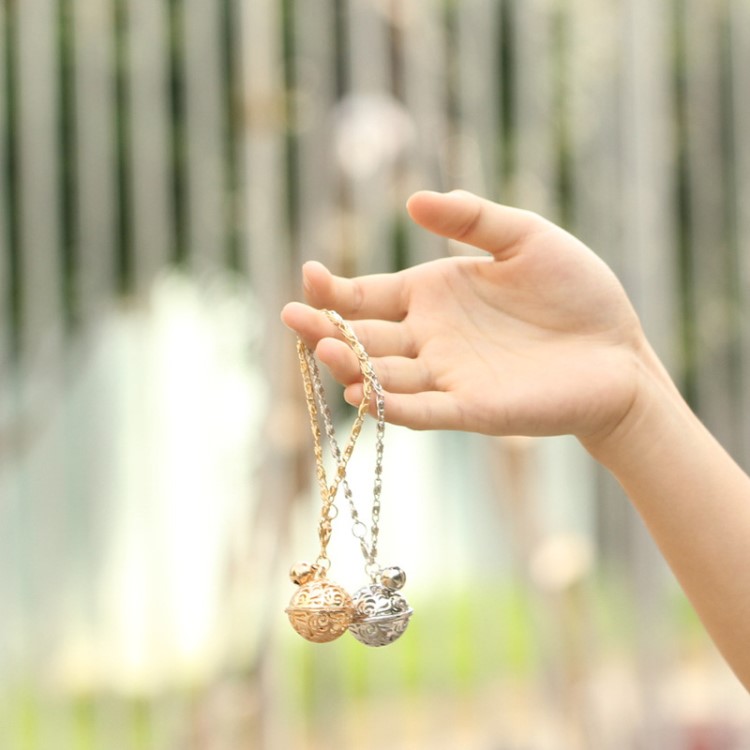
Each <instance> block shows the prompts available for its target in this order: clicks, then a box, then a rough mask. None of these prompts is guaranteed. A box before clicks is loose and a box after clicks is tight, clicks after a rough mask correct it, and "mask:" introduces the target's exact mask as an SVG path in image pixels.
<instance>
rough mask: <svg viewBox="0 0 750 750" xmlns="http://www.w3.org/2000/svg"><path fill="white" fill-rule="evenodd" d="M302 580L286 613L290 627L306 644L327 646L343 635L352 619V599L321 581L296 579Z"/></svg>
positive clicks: (333, 585) (305, 578)
mask: <svg viewBox="0 0 750 750" xmlns="http://www.w3.org/2000/svg"><path fill="white" fill-rule="evenodd" d="M298 578H300V579H301V580H306V581H307V582H306V583H303V584H302V585H301V586H300V587H299V589H297V591H295V592H294V596H292V599H291V601H290V602H289V606H288V607H287V609H286V613H287V614H288V615H289V622H291V623H292V627H293V628H294V629H295V630H296V631H297V632H298V633H299V634H300V635H301V636H302V637H303V638H306V639H307V640H308V641H312V642H313V643H327V642H328V641H333V640H336V638H338V637H339V636H341V635H343V634H344V633H345V632H346V629H347V628H348V627H349V625H350V624H351V621H352V617H353V616H354V607H353V605H352V598H351V597H350V596H349V594H348V593H347V592H346V591H345V590H344V589H343V588H341V586H339V585H338V584H336V583H332V582H331V581H328V580H326V579H325V578H313V579H312V580H309V578H308V577H307V576H304V575H303V576H299V577H298Z"/></svg>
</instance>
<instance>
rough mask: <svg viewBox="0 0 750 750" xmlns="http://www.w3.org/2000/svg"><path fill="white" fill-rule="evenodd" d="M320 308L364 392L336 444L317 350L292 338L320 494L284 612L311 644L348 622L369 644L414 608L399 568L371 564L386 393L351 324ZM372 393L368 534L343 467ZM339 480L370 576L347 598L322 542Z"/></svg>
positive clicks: (385, 639) (388, 634)
mask: <svg viewBox="0 0 750 750" xmlns="http://www.w3.org/2000/svg"><path fill="white" fill-rule="evenodd" d="M323 312H324V313H325V314H326V316H327V317H328V319H329V320H330V321H331V322H332V323H333V324H334V325H335V326H336V327H337V328H338V329H339V331H340V332H341V334H342V336H343V338H344V341H345V342H346V343H347V344H348V345H349V347H350V349H351V350H352V351H353V352H354V354H355V355H356V357H357V361H358V363H359V369H360V373H361V374H362V381H363V394H362V400H361V401H360V404H359V407H358V409H357V416H356V417H355V420H354V424H353V425H352V428H351V431H350V433H349V437H348V439H347V441H346V445H345V447H344V449H343V451H342V450H341V449H340V448H339V445H338V442H337V440H336V433H335V429H334V426H333V419H332V416H331V410H330V408H329V407H328V403H327V400H326V397H325V391H324V389H323V384H322V381H321V377H320V370H319V368H318V364H317V361H316V360H315V355H314V354H313V352H312V351H311V350H310V349H309V348H308V347H307V346H306V345H305V344H304V342H303V341H301V340H298V341H297V355H298V357H299V362H300V371H301V373H302V381H303V384H304V389H305V401H306V403H307V409H308V413H309V416H310V428H311V431H312V436H313V448H314V453H315V466H316V476H317V479H318V485H319V488H320V496H321V514H320V521H319V523H318V538H319V541H320V553H319V555H318V558H317V560H316V561H315V563H313V564H309V563H297V564H296V565H294V566H293V567H292V569H291V571H290V578H291V580H292V582H293V583H296V584H298V585H299V586H300V588H299V589H298V590H297V591H296V592H295V594H294V596H293V597H292V600H291V602H290V603H289V607H288V608H287V610H286V611H287V614H288V615H289V620H290V622H291V624H292V627H293V628H294V629H295V630H296V631H297V632H298V633H299V634H300V635H302V636H303V637H304V638H306V639H307V640H310V641H313V642H315V643H325V642H327V641H331V640H334V639H336V638H338V637H339V636H340V635H342V634H343V632H344V631H345V630H347V629H348V630H350V631H351V633H352V634H353V635H354V637H355V638H357V640H359V641H361V642H362V643H364V644H366V645H368V646H383V645H387V644H388V643H392V642H393V641H395V640H396V639H397V638H399V637H400V636H401V634H402V633H403V632H404V630H405V629H406V626H407V625H408V623H409V618H410V616H411V614H412V610H411V608H410V607H409V605H408V603H407V601H406V599H405V598H404V597H403V596H402V595H401V594H400V593H399V591H398V590H399V589H400V588H401V587H402V586H403V585H404V583H405V582H406V576H405V574H404V572H403V571H402V570H401V569H400V568H396V567H390V568H381V567H380V566H379V565H378V563H377V551H378V547H377V545H378V534H379V521H380V495H381V490H382V470H383V445H384V443H383V436H384V432H385V398H384V394H383V389H382V387H381V386H380V383H379V381H378V379H377V376H376V374H375V370H374V369H373V366H372V363H371V361H370V358H369V356H368V355H367V352H366V351H365V349H364V347H363V346H362V344H361V342H360V341H359V339H358V338H357V336H356V334H355V333H354V331H353V330H352V328H351V326H349V324H348V323H346V321H344V320H343V319H342V318H341V316H340V315H339V314H338V313H336V312H334V311H332V310H324V311H323ZM373 395H374V397H375V404H376V415H377V427H376V460H375V479H374V482H373V502H372V512H371V524H370V529H369V540H368V538H367V537H368V529H367V525H366V524H365V523H364V522H363V521H362V520H361V518H360V516H359V512H358V510H357V506H356V504H355V502H354V497H353V493H352V491H351V488H350V486H349V483H348V481H347V479H346V468H347V465H348V463H349V459H350V458H351V455H352V452H353V450H354V446H355V444H356V442H357V439H358V438H359V436H360V433H361V431H362V426H363V424H364V421H365V417H366V415H367V413H368V409H369V404H370V400H371V399H372V397H373ZM321 421H322V423H323V429H324V431H325V433H326V437H327V439H328V443H329V446H330V449H331V453H332V455H333V457H334V459H335V461H336V476H335V478H334V480H333V482H332V483H331V484H330V486H329V484H328V478H327V475H326V470H325V466H324V463H323V446H322V435H321V429H320V422H321ZM339 487H342V488H343V490H344V495H345V497H346V499H347V502H348V505H349V511H350V515H351V518H352V523H353V525H352V534H353V535H354V537H355V538H356V539H357V540H358V542H359V546H360V550H361V552H362V556H363V558H364V561H365V572H366V573H367V575H368V576H369V577H370V583H369V584H368V585H366V586H363V587H362V588H360V589H359V590H358V591H357V592H356V593H355V594H354V596H353V597H350V596H349V594H348V593H347V592H346V591H345V590H344V589H343V588H342V587H341V586H339V585H338V584H336V583H333V582H331V581H329V580H327V578H326V574H327V571H328V569H329V568H330V566H331V562H330V559H329V557H328V553H327V549H328V543H329V541H330V538H331V532H332V521H333V519H334V518H336V515H337V513H338V510H337V507H336V505H335V499H336V494H337V492H338V489H339Z"/></svg>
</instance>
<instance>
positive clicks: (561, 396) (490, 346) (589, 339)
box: [282, 191, 646, 439]
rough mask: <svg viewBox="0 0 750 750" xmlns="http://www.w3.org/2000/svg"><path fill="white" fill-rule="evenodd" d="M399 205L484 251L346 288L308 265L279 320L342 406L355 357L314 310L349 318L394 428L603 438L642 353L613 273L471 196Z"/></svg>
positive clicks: (628, 396)
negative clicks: (313, 354) (322, 368)
mask: <svg viewBox="0 0 750 750" xmlns="http://www.w3.org/2000/svg"><path fill="white" fill-rule="evenodd" d="M408 208H409V212H410V214H411V216H412V218H413V219H414V220H415V221H416V222H417V223H419V224H421V225H422V226H423V227H425V228H426V229H429V230H431V231H433V232H435V233H437V234H440V235H443V236H447V237H452V238H454V239H458V240H461V241H464V242H467V243H470V244H472V245H475V246H477V247H479V248H481V249H483V250H486V251H487V252H489V253H490V254H491V255H490V257H481V258H478V257H457V258H445V259H442V260H437V261H433V262H430V263H425V264H422V265H419V266H415V267H413V268H409V269H406V270H404V271H401V272H398V273H394V274H380V275H374V276H364V277H359V278H356V279H344V278H340V277H335V276H332V275H331V274H330V273H329V272H328V271H327V270H326V269H325V268H324V267H323V266H321V265H320V264H318V263H309V264H306V266H305V269H304V280H305V292H306V297H307V301H308V302H309V304H310V306H307V305H302V304H300V303H290V304H289V305H287V306H286V307H285V308H284V311H283V313H282V318H283V320H284V322H285V323H286V324H287V325H288V326H290V327H291V328H292V329H294V330H295V331H296V332H297V333H298V334H299V335H300V336H302V337H303V338H304V339H305V341H306V342H307V343H308V344H309V345H310V346H312V347H315V348H316V350H317V354H318V356H319V357H320V359H321V360H322V361H323V362H324V363H325V364H326V365H327V366H328V367H329V368H330V370H331V372H332V373H333V375H334V376H335V377H336V378H337V379H338V380H339V381H340V382H342V383H343V384H344V385H345V386H347V388H346V397H347V399H348V400H349V401H352V402H357V401H358V400H359V398H360V396H361V383H360V381H361V376H360V373H359V368H358V365H357V361H356V359H355V358H354V356H353V355H352V353H351V352H350V351H349V349H348V347H347V346H346V345H345V344H344V343H343V342H342V341H340V340H338V336H337V332H336V330H335V328H334V327H333V326H332V325H331V324H330V323H329V322H328V320H327V319H326V317H325V316H324V315H322V314H321V313H320V312H319V311H318V308H332V309H335V310H337V311H338V312H339V313H340V314H341V315H342V316H343V317H345V318H347V319H348V320H350V321H351V322H352V326H353V328H354V330H355V332H356V333H357V335H358V337H359V338H360V340H361V341H362V343H363V344H364V346H365V348H366V349H367V351H368V352H369V353H370V356H371V357H372V359H373V363H374V366H375V369H376V372H377V374H378V377H379V379H380V381H381V383H382V385H383V387H384V389H385V391H386V417H387V419H388V420H389V421H391V422H394V423H397V424H404V425H407V426H409V427H412V428H416V429H431V428H445V429H462V430H471V431H476V432H483V433H488V434H495V435H501V434H503V435H508V434H524V435H553V434H563V433H572V434H575V435H577V436H579V437H581V438H583V439H585V438H587V437H590V436H595V435H598V434H604V433H606V432H608V431H609V430H611V429H612V428H613V427H614V426H615V425H616V424H617V423H618V422H619V421H620V420H621V419H622V418H623V417H624V415H625V414H626V413H627V411H628V409H629V407H630V405H631V404H632V402H633V400H634V399H635V397H636V393H637V387H638V379H639V366H638V362H639V361H640V358H639V356H638V355H639V353H640V350H641V349H642V348H643V347H644V346H645V345H646V344H645V340H644V338H643V335H642V332H641V328H640V325H639V322H638V319H637V316H636V315H635V313H634V311H633V309H632V307H631V305H630V303H629V302H628V299H627V297H626V295H625V293H624V291H623V289H622V287H621V286H620V284H619V282H618V281H617V279H616V278H615V276H614V275H613V274H612V272H611V271H610V270H609V268H608V267H607V266H606V265H605V264H604V263H603V262H602V261H601V260H600V259H599V258H598V257H597V256H596V255H594V253H592V252H591V251H590V250H589V249H588V248H586V247H585V246H584V245H583V244H581V243H580V242H579V241H578V240H576V239H575V238H574V237H572V236H571V235H569V234H567V233H566V232H565V231H563V230H562V229H560V228H559V227H557V226H555V225H554V224H551V223H549V222H547V221H545V220H544V219H542V218H541V217H538V216H536V215H534V214H531V213H528V212H526V211H521V210H518V209H512V208H508V207H505V206H500V205H498V204H494V203H491V202H489V201H486V200H483V199H481V198H478V197H477V196H474V195H472V194H470V193H465V192H463V191H455V192H452V193H448V194H437V193H430V192H421V193H417V194H416V195H414V196H412V198H411V199H410V201H409V204H408Z"/></svg>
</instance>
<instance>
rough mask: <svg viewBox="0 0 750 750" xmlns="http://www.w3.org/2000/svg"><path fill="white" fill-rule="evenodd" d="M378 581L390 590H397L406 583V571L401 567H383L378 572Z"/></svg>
mask: <svg viewBox="0 0 750 750" xmlns="http://www.w3.org/2000/svg"><path fill="white" fill-rule="evenodd" d="M380 582H381V583H382V584H383V586H385V587H386V588H387V589H390V590H391V591H398V589H400V588H403V587H404V584H405V583H406V573H404V571H403V570H401V568H395V567H394V568H385V569H384V570H383V571H382V572H381V574H380Z"/></svg>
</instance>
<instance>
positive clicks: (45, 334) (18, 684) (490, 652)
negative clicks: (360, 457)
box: [0, 0, 750, 750]
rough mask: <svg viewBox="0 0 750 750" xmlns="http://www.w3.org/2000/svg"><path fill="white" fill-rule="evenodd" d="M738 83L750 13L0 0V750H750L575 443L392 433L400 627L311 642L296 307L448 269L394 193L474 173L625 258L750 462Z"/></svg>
mask: <svg viewBox="0 0 750 750" xmlns="http://www.w3.org/2000/svg"><path fill="white" fill-rule="evenodd" d="M748 70H750V6H748V4H747V3H746V2H744V0H716V1H715V2H712V1H709V0H669V1H668V2H663V3H653V2H650V1H649V0H606V1H604V2H603V1H602V0H597V1H594V0H578V2H575V3H565V2H562V1H561V0H214V1H212V2H209V1H208V0H163V1H162V2H158V0H2V1H1V2H0V307H1V309H2V314H1V315H0V346H1V347H2V352H1V358H0V748H1V749H2V750H6V749H7V750H26V749H27V748H28V749H29V750H31V749H32V748H33V749H35V750H36V749H37V748H39V749H40V750H48V749H49V750H68V748H71V749H72V748H76V749H78V748H96V749H97V750H98V748H107V750H119V749H120V748H122V749H123V750H124V749H125V748H128V749H130V748H138V750H140V749H141V748H144V749H145V748H153V749H154V750H156V749H157V748H158V750H161V749H162V748H178V749H179V750H183V749H184V750H192V749H193V748H195V749H196V750H197V749H199V748H200V749H201V750H202V749H203V748H211V749H213V748H216V749H221V750H224V749H226V750H230V749H231V750H234V749H235V748H252V749H253V750H256V749H257V750H281V749H282V748H300V749H302V748H338V747H352V748H362V749H364V748H370V747H376V746H381V745H384V744H387V745H388V746H389V747H391V748H410V747H426V746H429V747H431V748H455V747H466V748H489V747H493V748H508V750H510V749H519V750H520V748H533V749H534V750H537V749H539V750H542V749H546V748H549V750H563V749H567V748H571V749H574V748H575V749H577V748H597V749H599V748H607V750H610V749H612V750H617V749H619V748H623V750H624V749H625V748H633V747H638V748H659V749H660V750H662V749H663V748H686V749H687V748H698V747H700V748H717V749H718V748H724V749H729V748H746V747H750V744H749V743H748V740H747V737H748V735H749V733H750V711H749V710H748V708H747V705H746V701H743V697H742V692H741V691H740V690H739V688H738V687H737V686H736V684H735V682H734V681H733V679H732V677H731V676H730V675H729V674H728V672H727V670H726V668H725V667H724V666H723V665H722V664H721V663H720V662H719V661H718V659H717V657H716V656H715V655H714V654H713V651H712V650H711V649H710V647H709V646H708V644H707V641H706V638H705V636H703V635H702V634H701V633H700V629H699V628H698V627H697V625H696V623H695V621H694V619H693V618H692V617H691V616H690V614H689V612H688V610H687V608H686V605H685V604H684V601H683V600H682V598H681V597H680V596H679V594H678V593H677V592H676V589H675V585H674V583H673V581H672V580H671V578H670V577H669V575H668V574H667V572H666V570H665V569H664V566H663V564H662V563H661V561H660V560H659V557H658V555H657V554H656V552H655V550H654V548H653V546H652V545H651V543H650V541H649V540H648V538H647V536H646V535H645V532H644V530H643V529H642V527H641V525H640V522H639V521H638V520H637V518H636V517H635V516H634V514H633V513H632V511H631V510H630V508H629V506H628V505H627V503H626V502H625V501H624V500H623V498H622V497H621V496H620V494H619V491H618V490H617V489H616V488H615V487H614V486H613V484H612V482H611V481H610V480H608V479H607V478H606V477H605V476H603V475H601V474H600V473H599V472H597V471H596V469H595V468H594V467H593V466H592V465H591V463H590V462H589V461H588V459H587V458H586V456H585V455H583V454H582V452H581V450H580V449H579V448H578V447H577V446H576V445H575V444H574V443H573V442H572V441H568V440H565V439H555V440H548V441H525V440H497V441H493V440H487V439H484V438H482V439H480V438H476V437H473V436H459V435H442V436H437V435H411V434H409V433H408V432H406V431H403V430H390V431H389V433H388V437H387V441H390V442H388V443H387V461H389V462H390V465H389V466H390V469H389V471H390V474H387V475H386V486H387V487H388V488H389V491H390V492H391V499H390V500H389V501H388V502H389V505H388V508H387V510H386V513H387V514H388V516H389V518H387V519H384V523H386V524H389V527H387V529H386V531H385V532H384V537H386V538H391V539H392V540H393V541H392V543H391V545H392V546H391V548H390V553H391V554H392V555H393V557H394V558H398V559H404V558H406V561H407V562H408V563H409V571H410V573H411V574H412V581H413V583H412V584H410V586H413V589H412V591H413V592H414V593H413V595H412V596H413V599H414V600H415V606H417V610H418V613H419V614H418V615H417V616H415V620H414V622H413V624H412V625H411V626H410V631H409V633H408V635H407V636H406V637H405V638H404V639H403V641H401V642H399V644H397V645H395V646H393V647H392V648H391V649H390V650H388V651H385V652H384V651H380V650H378V651H376V652H368V653H365V652H364V651H363V650H362V649H361V648H360V647H359V646H358V645H357V644H347V643H343V644H342V643H339V644H337V645H334V646H331V647H327V648H323V649H315V648H313V647H310V646H308V645H306V644H303V643H301V642H296V641H294V640H293V639H292V638H291V637H290V636H289V635H288V633H287V631H286V624H285V623H284V621H283V620H284V618H283V613H282V610H283V606H284V603H285V598H286V597H287V596H288V595H289V587H288V585H287V583H286V575H285V568H286V565H287V564H288V563H289V562H291V561H292V559H293V558H296V557H297V556H299V554H300V549H308V545H309V544H310V543H312V541H313V540H312V539H311V538H310V533H309V530H311V529H312V521H311V515H310V514H311V513H312V512H313V511H314V504H315V503H314V498H313V497H312V495H311V494H310V489H309V476H310V468H309V458H308V456H309V446H308V445H307V435H306V432H305V427H304V420H303V416H304V406H303V405H302V403H301V401H300V387H299V383H298V382H297V375H296V374H295V367H294V350H293V341H292V340H291V337H290V335H289V334H288V333H287V332H285V331H283V330H282V327H281V326H280V324H279V323H278V322H277V320H278V311H279V309H280V307H281V305H282V304H283V302H285V301H286V300H287V299H290V298H293V297H296V296H298V295H299V289H298V282H297V277H298V266H299V264H300V262H302V261H304V260H306V259H309V258H316V259H320V260H322V261H324V262H326V263H328V264H329V266H330V267H331V268H332V269H333V270H335V271H337V272H340V273H346V274H353V273H368V272H373V271H384V270H389V269H394V268H397V267H401V266H404V265H409V264H413V263H417V262H421V261H424V260H428V259H430V258H434V257H438V256H440V255H443V254H444V253H445V252H446V251H448V252H466V249H465V248H462V247H459V246H449V247H447V248H446V247H445V246H444V244H443V243H442V242H439V241H437V240H435V239H433V238H430V237H428V236H426V235H425V234H424V233H422V232H420V231H419V230H417V229H415V228H414V227H412V226H410V225H409V223H408V222H407V221H406V220H405V217H404V212H403V208H402V207H403V202H404V200H405V198H406V197H407V196H408V194H409V193H410V192H411V191H412V190H413V189H416V188H420V187H431V188H435V189H449V188H452V187H463V188H467V189H470V190H474V191H476V192H479V193H482V194H484V195H486V196H488V197H491V198H494V199H497V200H501V201H503V202H507V203H514V204H518V205H522V206H524V207H527V208H530V209H533V210H537V211H539V212H541V213H543V214H545V215H547V216H548V217H550V218H552V219H554V220H556V221H558V222H561V223H563V224H564V225H565V226H566V227H568V228H569V229H570V230H571V231H573V232H574V233H576V234H578V235H579V236H580V237H581V238H582V239H584V240H585V241H586V242H588V243H589V244H590V245H591V246H592V247H593V248H594V249H595V250H596V251H597V252H599V253H600V254H601V255H602V256H603V257H604V258H605V259H606V260H607V261H608V262H609V263H610V264H611V265H612V266H613V268H614V269H615V271H616V272H617V273H618V275H619V276H620V278H622V279H623V281H624V283H625V285H626V287H627V289H628V291H629V293H630V294H631V296H632V297H633V300H634V302H635V304H636V306H637V308H638V310H639V312H640V314H641V316H642V318H643V321H644V325H645V328H646V330H647V332H648V334H649V336H650V337H651V339H652V341H653V342H654V344H655V346H656V348H657V350H658V351H659V352H660V354H661V356H662V357H663V358H664V359H665V361H666V362H667V363H668V365H669V367H670V369H671V371H672V372H673V374H674V375H675V377H676V378H677V379H678V381H679V382H680V383H681V385H682V386H683V388H684V390H685V392H686V393H687V394H688V396H689V397H690V399H691V401H692V403H693V404H694V405H695V407H696V408H697V409H698V411H699V413H700V414H701V416H702V417H703V419H704V420H705V421H706V422H707V424H708V425H709V427H710V428H711V429H712V430H713V431H714V432H715V433H716V434H717V436H718V437H719V438H720V439H721V440H722V442H723V443H724V444H725V445H726V446H727V447H728V448H729V449H730V451H731V452H732V453H733V454H734V455H735V456H736V457H737V458H738V459H739V460H740V462H742V463H743V464H744V465H745V466H746V467H747V466H748V465H750V460H749V459H748V455H750V314H749V310H748V307H749V306H750V266H749V264H750V135H749V134H750V89H748V87H747V82H746V76H747V71H748ZM404 456H405V457H407V458H408V463H406V462H405V461H404V458H403V457H404ZM363 471H365V469H363ZM436 549H442V550H443V552H442V553H441V555H440V556H437V555H436V553H435V550H436ZM386 552H389V550H386ZM341 554H342V555H345V554H346V553H345V551H343V550H342V551H341ZM438 586H441V587H442V590H441V591H442V593H441V595H440V596H438ZM446 591H447V592H448V593H447V594H446V593H445V592H446Z"/></svg>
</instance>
